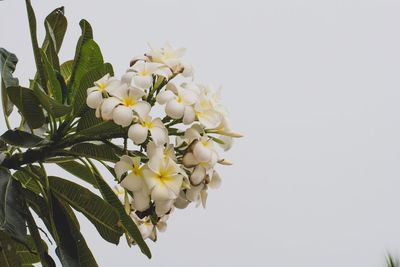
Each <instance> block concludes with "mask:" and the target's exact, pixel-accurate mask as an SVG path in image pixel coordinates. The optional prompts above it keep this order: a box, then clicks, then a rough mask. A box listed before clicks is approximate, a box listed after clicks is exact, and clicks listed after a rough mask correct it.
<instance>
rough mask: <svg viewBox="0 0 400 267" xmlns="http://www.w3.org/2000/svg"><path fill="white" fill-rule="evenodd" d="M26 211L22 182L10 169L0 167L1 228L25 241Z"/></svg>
mask: <svg viewBox="0 0 400 267" xmlns="http://www.w3.org/2000/svg"><path fill="white" fill-rule="evenodd" d="M25 213H26V212H25V200H24V197H23V195H22V191H21V184H20V183H19V182H18V181H16V180H14V179H13V178H12V177H11V173H10V170H8V169H6V168H3V167H0V229H5V230H6V231H7V232H8V233H9V234H10V235H11V236H12V237H13V238H15V239H17V240H21V241H23V240H24V239H25V236H26V225H25Z"/></svg>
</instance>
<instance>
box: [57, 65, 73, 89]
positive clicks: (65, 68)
mask: <svg viewBox="0 0 400 267" xmlns="http://www.w3.org/2000/svg"><path fill="white" fill-rule="evenodd" d="M73 67H74V61H73V60H68V61H66V62H64V63H63V64H61V67H60V73H61V75H62V77H63V78H64V81H65V83H66V84H67V85H68V84H69V81H70V79H71V74H72V68H73Z"/></svg>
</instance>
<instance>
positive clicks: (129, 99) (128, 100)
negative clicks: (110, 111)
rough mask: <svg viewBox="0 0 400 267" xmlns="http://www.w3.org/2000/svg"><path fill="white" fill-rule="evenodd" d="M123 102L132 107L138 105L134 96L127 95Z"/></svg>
mask: <svg viewBox="0 0 400 267" xmlns="http://www.w3.org/2000/svg"><path fill="white" fill-rule="evenodd" d="M122 104H124V106H126V107H132V106H134V105H136V100H135V99H134V98H132V97H127V98H124V99H123V101H122Z"/></svg>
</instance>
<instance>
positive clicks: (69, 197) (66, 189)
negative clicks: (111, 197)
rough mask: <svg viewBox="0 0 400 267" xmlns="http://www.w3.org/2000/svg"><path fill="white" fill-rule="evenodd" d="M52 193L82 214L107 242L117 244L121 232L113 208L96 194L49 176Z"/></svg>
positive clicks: (117, 217)
mask: <svg viewBox="0 0 400 267" xmlns="http://www.w3.org/2000/svg"><path fill="white" fill-rule="evenodd" d="M49 182H50V187H51V190H52V192H54V194H55V195H56V196H57V197H58V198H59V199H62V200H63V201H66V202H67V203H68V204H70V205H71V206H72V207H73V208H74V209H75V210H77V211H79V212H82V213H83V214H84V215H85V216H86V217H87V218H88V219H89V220H90V221H91V222H92V223H93V225H94V226H95V227H96V229H97V231H98V232H99V234H100V235H101V236H102V237H103V238H104V239H105V240H106V241H108V242H111V243H113V244H118V243H119V239H120V237H121V235H122V230H121V228H120V227H119V226H118V224H119V216H118V213H117V212H116V211H115V210H114V208H113V207H112V206H111V205H110V204H108V203H107V202H105V201H104V200H103V199H101V198H100V197H99V196H97V195H96V194H94V193H92V192H91V191H89V190H87V189H86V188H84V187H82V186H80V185H77V184H75V183H73V182H70V181H67V180H64V179H61V178H58V177H54V176H49Z"/></svg>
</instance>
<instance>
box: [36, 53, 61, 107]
mask: <svg viewBox="0 0 400 267" xmlns="http://www.w3.org/2000/svg"><path fill="white" fill-rule="evenodd" d="M41 53H42V59H43V62H44V67H45V71H46V75H47V78H48V82H47V90H48V95H49V96H50V97H52V98H54V99H55V100H56V101H57V102H59V103H62V92H61V86H60V83H59V82H58V79H57V75H56V72H55V70H54V69H53V67H52V66H51V63H50V61H49V60H48V59H47V56H46V54H45V53H44V52H43V51H41Z"/></svg>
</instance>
